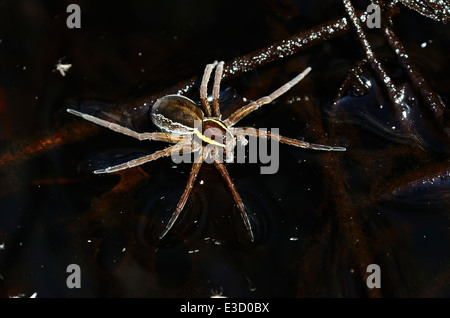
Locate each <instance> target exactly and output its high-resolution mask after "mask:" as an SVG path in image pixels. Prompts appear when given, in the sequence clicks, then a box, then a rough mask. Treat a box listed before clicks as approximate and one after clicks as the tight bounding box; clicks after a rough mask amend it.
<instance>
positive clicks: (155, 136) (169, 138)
mask: <svg viewBox="0 0 450 318" xmlns="http://www.w3.org/2000/svg"><path fill="white" fill-rule="evenodd" d="M67 112H68V113H71V114H72V115H76V116H79V117H81V118H83V119H85V120H88V121H90V122H93V123H94V124H97V125H99V126H102V127H106V128H109V129H111V130H113V131H115V132H118V133H121V134H124V135H127V136H131V137H133V138H136V139H139V140H157V141H165V142H171V143H177V142H180V141H183V140H185V138H186V136H183V135H170V134H166V133H162V132H153V133H138V132H136V131H134V130H131V129H130V128H127V127H124V126H121V125H119V124H116V123H112V122H109V121H107V120H104V119H100V118H98V117H95V116H92V115H89V114H85V113H82V112H79V111H77V110H73V109H70V108H68V109H67Z"/></svg>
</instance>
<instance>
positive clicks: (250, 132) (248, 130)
mask: <svg viewBox="0 0 450 318" xmlns="http://www.w3.org/2000/svg"><path fill="white" fill-rule="evenodd" d="M230 130H231V133H232V134H233V135H235V136H253V137H259V138H266V139H274V140H276V141H278V142H281V143H284V144H288V145H292V146H296V147H300V148H306V149H314V150H323V151H345V150H346V148H344V147H333V146H327V145H321V144H312V143H309V142H306V141H301V140H298V139H293V138H288V137H284V136H281V135H279V134H275V133H272V132H270V131H265V130H261V129H255V128H252V127H239V128H230Z"/></svg>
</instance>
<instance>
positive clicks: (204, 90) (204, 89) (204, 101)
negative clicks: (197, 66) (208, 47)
mask: <svg viewBox="0 0 450 318" xmlns="http://www.w3.org/2000/svg"><path fill="white" fill-rule="evenodd" d="M216 65H217V61H216V62H214V63H212V64H207V65H206V67H205V71H204V73H203V78H202V83H201V84H200V104H201V105H202V108H203V110H204V112H205V116H206V117H211V106H210V105H209V102H208V81H209V78H210V77H211V73H212V70H213V68H214V67H216Z"/></svg>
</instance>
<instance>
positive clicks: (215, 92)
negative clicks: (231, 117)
mask: <svg viewBox="0 0 450 318" xmlns="http://www.w3.org/2000/svg"><path fill="white" fill-rule="evenodd" d="M223 64H224V62H223V61H222V62H219V64H218V65H217V67H216V74H215V76H214V86H213V92H212V94H213V100H212V111H213V116H214V117H217V118H220V117H221V114H220V108H219V92H220V81H221V80H222V74H223Z"/></svg>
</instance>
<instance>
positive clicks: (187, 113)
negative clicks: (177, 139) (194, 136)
mask: <svg viewBox="0 0 450 318" xmlns="http://www.w3.org/2000/svg"><path fill="white" fill-rule="evenodd" d="M151 117H152V121H153V123H154V124H155V125H156V126H157V127H158V128H159V129H160V130H161V131H163V132H166V133H179V134H187V133H192V131H193V129H194V125H195V121H196V120H198V121H201V120H202V119H203V112H202V110H201V109H200V108H199V107H197V105H196V104H195V103H194V102H193V101H192V100H190V99H189V98H187V97H184V96H181V95H167V96H164V97H162V98H160V99H158V100H157V101H156V103H155V104H154V105H153V107H152V111H151Z"/></svg>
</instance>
